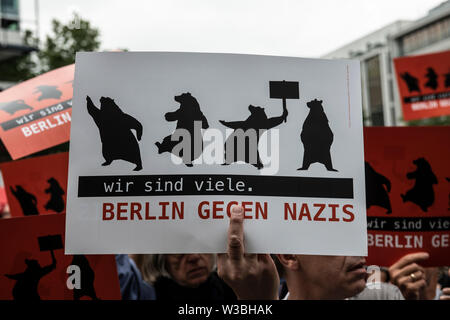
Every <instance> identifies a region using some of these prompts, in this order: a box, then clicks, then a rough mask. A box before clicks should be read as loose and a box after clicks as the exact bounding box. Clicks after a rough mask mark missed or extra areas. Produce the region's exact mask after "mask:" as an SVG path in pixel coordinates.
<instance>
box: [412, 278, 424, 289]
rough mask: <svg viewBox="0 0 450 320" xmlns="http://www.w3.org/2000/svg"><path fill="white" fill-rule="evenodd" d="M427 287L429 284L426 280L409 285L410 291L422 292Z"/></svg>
mask: <svg viewBox="0 0 450 320" xmlns="http://www.w3.org/2000/svg"><path fill="white" fill-rule="evenodd" d="M426 286H427V282H426V281H425V280H424V279H422V280H419V281H416V282H412V283H410V284H408V289H411V290H420V289H423V288H425V287H426Z"/></svg>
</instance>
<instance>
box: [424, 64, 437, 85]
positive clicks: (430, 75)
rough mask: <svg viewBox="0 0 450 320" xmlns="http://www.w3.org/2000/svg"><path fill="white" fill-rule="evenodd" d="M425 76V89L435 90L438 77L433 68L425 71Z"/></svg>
mask: <svg viewBox="0 0 450 320" xmlns="http://www.w3.org/2000/svg"><path fill="white" fill-rule="evenodd" d="M425 76H426V77H427V79H428V81H427V82H426V83H425V87H428V88H431V89H433V90H436V89H437V87H438V82H437V79H438V75H437V73H436V72H435V71H434V69H433V68H428V69H427V73H426V74H425Z"/></svg>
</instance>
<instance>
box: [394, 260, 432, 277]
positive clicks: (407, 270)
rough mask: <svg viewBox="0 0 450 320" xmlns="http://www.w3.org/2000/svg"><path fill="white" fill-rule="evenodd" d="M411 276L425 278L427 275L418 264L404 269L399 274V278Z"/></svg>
mask: <svg viewBox="0 0 450 320" xmlns="http://www.w3.org/2000/svg"><path fill="white" fill-rule="evenodd" d="M411 274H414V276H416V277H419V276H423V275H424V274H425V269H424V268H422V267H421V266H419V265H418V264H416V263H413V264H411V265H408V266H406V267H404V268H403V269H401V270H399V272H398V276H399V277H401V276H410V275H411Z"/></svg>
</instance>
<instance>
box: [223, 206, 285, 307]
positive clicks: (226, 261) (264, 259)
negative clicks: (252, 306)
mask: <svg viewBox="0 0 450 320" xmlns="http://www.w3.org/2000/svg"><path fill="white" fill-rule="evenodd" d="M243 213H244V210H243V208H242V207H241V206H235V207H233V209H232V212H231V219H230V226H229V228H228V246H227V253H223V254H219V255H218V257H217V269H218V270H217V271H218V274H219V276H220V277H221V278H222V279H223V280H224V281H225V282H226V283H227V284H228V285H229V286H230V287H231V288H232V289H233V291H234V293H235V294H236V296H237V297H238V299H240V300H253V299H260V300H277V299H278V286H279V283H280V279H279V277H278V272H277V269H276V267H275V263H274V261H273V260H272V258H271V257H270V255H269V254H247V253H245V248H244V215H243Z"/></svg>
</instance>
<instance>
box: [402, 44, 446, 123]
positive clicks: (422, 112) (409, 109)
mask: <svg viewBox="0 0 450 320" xmlns="http://www.w3.org/2000/svg"><path fill="white" fill-rule="evenodd" d="M394 65H395V71H396V75H397V83H398V88H399V91H400V99H401V103H402V107H403V117H404V119H405V120H414V119H422V118H431V117H437V116H442V115H447V114H450V51H445V52H440V53H433V54H426V55H420V56H409V57H401V58H396V59H394Z"/></svg>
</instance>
